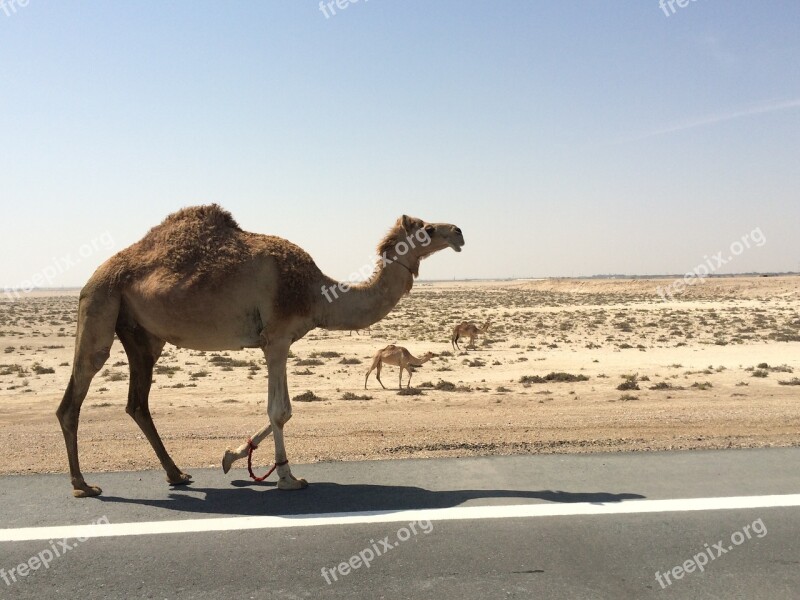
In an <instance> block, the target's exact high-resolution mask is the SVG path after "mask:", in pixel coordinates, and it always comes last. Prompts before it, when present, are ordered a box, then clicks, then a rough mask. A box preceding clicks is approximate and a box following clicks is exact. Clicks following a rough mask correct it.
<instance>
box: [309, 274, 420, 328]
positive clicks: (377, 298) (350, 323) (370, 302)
mask: <svg viewBox="0 0 800 600" xmlns="http://www.w3.org/2000/svg"><path fill="white" fill-rule="evenodd" d="M413 284H414V275H413V271H412V270H411V269H410V268H409V267H407V266H406V265H405V264H403V263H401V262H399V261H395V262H390V263H388V264H386V265H380V266H378V267H377V269H376V271H375V273H374V274H373V276H372V278H371V279H370V280H369V281H367V282H365V283H358V284H354V285H351V284H348V283H347V282H337V281H335V280H333V279H331V278H328V277H325V278H324V280H323V282H322V284H321V285H320V286H318V287H319V289H320V298H319V301H318V306H319V310H318V314H319V317H318V321H319V323H318V326H319V327H323V328H325V329H339V330H353V329H365V328H367V327H369V326H370V325H372V324H373V323H376V322H377V321H380V320H381V319H382V318H383V317H385V316H386V315H387V314H389V312H390V311H391V310H392V309H393V308H394V307H395V305H396V304H397V303H398V302H399V301H400V298H402V297H403V296H404V295H405V294H407V293H408V292H410V291H411V287H412V286H413Z"/></svg>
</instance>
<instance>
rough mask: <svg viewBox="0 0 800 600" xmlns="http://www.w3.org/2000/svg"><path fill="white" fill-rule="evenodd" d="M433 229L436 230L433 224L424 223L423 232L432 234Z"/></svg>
mask: <svg viewBox="0 0 800 600" xmlns="http://www.w3.org/2000/svg"><path fill="white" fill-rule="evenodd" d="M435 231H436V228H435V227H434V226H433V225H426V226H425V233H427V234H428V235H433V234H434V232H435Z"/></svg>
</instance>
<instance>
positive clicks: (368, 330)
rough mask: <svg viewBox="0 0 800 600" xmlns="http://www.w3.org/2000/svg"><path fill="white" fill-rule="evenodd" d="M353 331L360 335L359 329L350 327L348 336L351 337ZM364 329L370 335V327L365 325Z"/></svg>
mask: <svg viewBox="0 0 800 600" xmlns="http://www.w3.org/2000/svg"><path fill="white" fill-rule="evenodd" d="M354 331H355V332H356V335H361V334H360V333H359V331H361V330H360V329H351V330H350V334H349V335H348V337H353V332H354ZM364 331H366V332H367V333H368V334H370V335H372V327H366V328H365V329H364Z"/></svg>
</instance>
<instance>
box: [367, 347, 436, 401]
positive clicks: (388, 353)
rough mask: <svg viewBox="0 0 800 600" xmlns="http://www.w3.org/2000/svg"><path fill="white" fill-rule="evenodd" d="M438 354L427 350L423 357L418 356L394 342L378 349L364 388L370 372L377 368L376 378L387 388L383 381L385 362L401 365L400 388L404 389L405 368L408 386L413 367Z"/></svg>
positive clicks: (368, 372)
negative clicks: (382, 374)
mask: <svg viewBox="0 0 800 600" xmlns="http://www.w3.org/2000/svg"><path fill="white" fill-rule="evenodd" d="M435 356H436V355H435V354H434V353H433V352H426V353H425V355H424V356H423V357H422V358H417V357H416V356H414V355H413V354H411V352H409V351H408V350H407V349H406V348H403V347H402V346H395V345H394V344H389V345H388V346H386V348H383V349H382V350H378V351H377V352H376V353H375V356H374V358H373V359H372V366H371V367H370V368H369V371H367V376H366V377H365V378H364V389H367V380H368V379H369V374H370V373H372V371H375V370H377V372H376V373H375V378H376V379H377V380H378V383H380V384H381V387H382V388H383V389H386V386H385V385H383V382H382V381H381V367H383V365H384V364H387V365H394V366H395V367H400V387H399V389H401V390H402V389H403V369H405V370H406V371H408V385H406V387H409V388H410V387H411V375H412V373H413V370H412V369H411V367H421V366H422V365H424V364H425V363H426V362H428V361H429V360H430V359H432V358H434V357H435Z"/></svg>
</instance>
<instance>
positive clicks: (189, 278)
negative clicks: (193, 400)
mask: <svg viewBox="0 0 800 600" xmlns="http://www.w3.org/2000/svg"><path fill="white" fill-rule="evenodd" d="M463 245H464V237H463V235H462V233H461V230H460V229H459V228H458V227H456V226H455V225H449V224H446V223H426V222H424V221H421V220H420V219H415V218H413V217H408V216H405V215H403V216H402V217H400V218H399V219H398V220H397V222H396V223H395V225H394V226H393V227H392V228H391V229H390V230H389V232H388V234H387V235H386V237H385V238H384V239H383V240H382V241H381V243H380V245H379V246H378V254H379V255H380V256H381V260H380V261H379V262H378V263H377V265H376V267H375V271H374V273H373V275H372V277H371V278H370V279H369V280H368V281H366V282H364V283H361V284H352V285H351V284H347V283H345V282H341V283H339V282H336V281H334V280H333V279H331V278H330V277H327V276H325V275H324V274H323V273H322V272H321V271H320V269H319V268H318V267H317V265H316V264H314V261H313V260H312V259H311V257H310V256H309V255H308V254H307V253H306V252H305V251H304V250H302V249H301V248H299V247H298V246H295V245H294V244H292V243H290V242H288V241H286V240H284V239H281V238H278V237H273V236H268V235H261V234H255V233H248V232H246V231H243V230H242V229H241V228H240V227H239V225H238V224H237V223H236V221H235V220H234V219H233V217H232V216H231V215H230V213H228V212H226V211H224V210H223V209H221V208H220V207H219V206H217V205H216V204H212V205H210V206H199V207H190V208H184V209H182V210H180V211H178V212H176V213H174V214H172V215H170V216H168V217H167V218H166V219H165V220H164V222H162V223H161V224H160V225H158V226H156V227H154V228H153V229H151V230H150V231H149V232H148V233H147V234H146V235H145V236H144V238H142V239H141V240H140V241H139V242H137V243H135V244H133V245H132V246H129V247H128V248H126V249H125V250H122V251H121V252H119V253H117V254H115V255H114V256H112V257H111V258H110V259H109V260H107V261H106V262H105V263H104V264H102V265H101V266H100V267H99V268H98V269H97V271H95V273H94V274H93V275H92V277H91V278H90V279H89V281H88V283H87V284H86V286H84V288H83V290H81V294H80V301H79V304H78V328H77V333H76V339H75V358H74V362H73V367H72V375H71V377H70V380H69V385H68V386H67V389H66V392H65V393H64V398H63V399H62V401H61V404H60V406H59V407H58V411H57V413H56V414H57V416H58V420H59V422H60V423H61V429H62V431H63V433H64V440H65V442H66V446H67V457H68V459H69V469H70V475H71V477H72V487H73V495H74V496H76V497H84V496H96V495H98V494H100V493H101V490H100V488H99V487H97V486H94V485H89V484H87V483H86V481H85V480H84V478H83V475H82V474H81V470H80V466H79V461H78V419H79V416H80V409H81V404H82V403H83V400H84V398H85V397H86V393H87V391H88V390H89V384H90V383H91V381H92V378H93V377H94V375H95V374H96V373H97V372H98V371H99V370H100V369H101V368H102V366H103V364H104V363H105V361H106V360H107V359H108V357H109V354H110V351H111V344H112V342H113V341H114V333H115V332H116V334H117V336H118V337H119V339H120V341H121V342H122V345H123V347H124V348H125V352H126V353H127V355H128V363H129V366H130V388H129V391H128V405H127V408H126V411H127V412H128V414H130V415H131V417H133V419H134V420H135V421H136V424H137V425H139V427H140V428H141V430H142V432H143V433H144V435H145V437H147V439H148V441H149V442H150V444H151V445H152V447H153V449H154V450H155V452H156V455H157V456H158V459H159V460H160V461H161V464H162V466H163V467H164V470H165V471H166V473H167V481H168V482H169V483H170V484H185V483H189V482H190V481H191V477H190V476H189V475H187V474H186V473H183V472H182V471H181V470H180V469H179V468H178V467H177V466H176V465H175V463H174V462H173V460H172V458H171V457H170V455H169V453H168V452H167V450H166V448H165V447H164V444H163V443H162V442H161V438H160V437H159V435H158V432H157V431H156V427H155V425H154V424H153V420H152V418H151V416H150V410H149V403H148V396H149V392H150V384H151V381H152V377H153V366H154V365H155V362H156V361H157V360H158V358H159V356H160V354H161V351H162V349H163V348H164V344H165V343H167V342H169V343H171V344H174V345H175V346H178V347H181V348H191V349H194V350H240V349H242V348H261V349H262V350H263V352H264V356H265V358H266V362H267V370H268V377H269V381H268V400H267V415H268V417H269V423H268V425H267V426H265V427H264V428H263V429H261V430H260V431H259V432H258V433H256V435H254V436H253V438H252V440H253V443H255V444H259V443H260V442H261V441H262V440H263V439H264V438H266V437H267V436H268V435H269V433H270V432H272V433H273V434H274V436H275V462H276V464H277V465H278V467H277V471H278V477H279V481H278V487H279V488H280V489H298V488H302V487H305V486H306V485H307V483H306V481H305V480H303V479H297V478H295V477H294V476H293V475H292V472H291V469H290V467H289V465H288V464H287V463H288V461H287V458H286V449H285V446H284V437H283V427H284V425H285V424H286V422H287V421H288V420H289V418H290V417H291V416H292V409H291V403H290V400H289V389H288V386H287V383H286V360H287V357H288V354H289V347H290V346H291V344H292V343H293V342H295V341H297V340H299V339H300V338H301V337H303V336H304V335H305V334H306V333H308V332H309V331H310V330H312V329H314V328H315V327H322V328H325V329H333V330H351V329H364V328H366V327H369V326H370V325H371V324H373V323H375V322H376V321H379V320H380V319H382V318H383V317H385V316H386V315H387V314H388V313H389V311H390V310H392V308H394V306H395V305H396V304H397V302H398V301H399V300H400V298H401V297H402V296H403V295H404V294H406V293H408V292H409V291H410V290H411V286H412V285H413V283H414V277H416V276H417V274H418V269H419V264H420V261H421V260H422V259H423V258H425V257H427V256H429V255H431V254H433V253H434V252H437V251H438V250H443V249H445V248H453V250H455V251H457V252H459V251H460V250H461V247H462V246H463ZM336 289H338V292H337V291H336ZM248 448H249V446H248V444H244V445H243V446H241V447H240V448H239V449H238V450H231V449H228V450H227V451H226V452H225V456H224V458H223V469H224V470H225V472H227V471H228V469H230V466H231V465H232V464H233V462H234V461H235V460H236V459H238V458H241V457H243V456H246V455H247V450H248Z"/></svg>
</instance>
